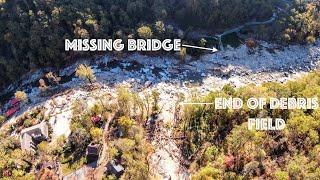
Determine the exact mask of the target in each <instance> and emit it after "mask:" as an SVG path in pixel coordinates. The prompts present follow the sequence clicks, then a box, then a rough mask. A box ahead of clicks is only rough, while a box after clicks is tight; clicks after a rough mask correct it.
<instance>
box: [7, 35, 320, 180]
mask: <svg viewBox="0 0 320 180" xmlns="http://www.w3.org/2000/svg"><path fill="white" fill-rule="evenodd" d="M319 60H320V41H317V43H316V44H315V45H309V46H306V45H304V46H302V45H292V46H288V47H282V46H278V45H274V44H268V43H265V42H260V45H259V47H257V48H256V49H255V50H254V51H249V50H248V48H247V47H246V46H245V45H241V46H239V47H237V48H231V47H228V48H226V49H225V50H224V51H219V52H217V53H213V54H206V55H203V56H201V57H200V58H199V59H193V58H191V57H187V59H186V61H185V62H184V63H181V62H180V60H179V59H177V58H174V57H172V56H157V57H153V56H146V55H141V54H138V53H136V54H130V55H125V57H122V58H117V57H115V56H111V55H105V56H103V57H100V58H98V59H95V60H82V61H78V63H76V64H73V65H71V66H69V67H67V68H65V69H62V70H60V71H59V72H58V73H57V74H59V76H61V77H67V78H66V79H63V80H62V82H63V83H61V84H60V87H61V88H62V89H64V91H62V92H60V94H56V95H54V96H52V97H43V96H41V95H40V90H39V88H38V85H39V84H38V83H37V82H38V81H39V79H40V78H42V77H43V76H44V73H45V71H44V70H40V71H37V73H34V74H33V75H30V76H26V77H25V78H26V79H23V84H20V86H19V87H14V86H11V87H9V88H8V89H7V90H6V91H4V93H8V92H10V91H15V90H23V91H25V92H27V94H28V97H29V98H30V100H31V103H29V104H26V105H25V106H24V107H22V108H21V109H20V111H19V112H18V113H17V114H21V113H23V112H24V111H26V110H29V109H32V108H35V107H36V106H43V107H45V109H46V111H45V113H46V115H48V116H49V117H50V119H49V123H50V124H51V126H52V128H53V138H56V137H58V136H60V135H63V134H64V135H65V136H68V135H69V134H70V128H69V125H70V122H71V118H72V108H71V106H72V105H71V102H74V101H79V100H85V101H87V102H88V104H89V105H90V104H94V102H95V101H96V98H95V97H96V96H97V94H95V93H92V92H87V91H86V90H85V89H82V88H81V85H83V84H84V82H83V81H82V80H80V79H78V78H77V77H75V76H74V74H75V73H74V72H75V69H76V67H77V66H78V65H79V64H81V63H85V64H87V65H90V66H91V67H92V69H93V70H94V74H95V76H96V82H97V83H98V84H100V85H101V86H100V87H101V88H100V89H99V92H102V93H108V94H110V95H111V96H113V95H114V94H116V88H117V86H120V85H122V86H126V87H128V88H129V89H130V90H131V91H135V92H138V93H139V94H143V93H145V92H151V91H152V90H157V91H158V92H159V97H160V100H159V106H160V107H161V112H160V115H159V118H161V119H162V120H163V121H164V123H174V122H173V121H174V107H175V105H176V103H177V100H178V94H184V95H185V96H186V97H188V96H190V95H191V93H193V92H198V93H200V95H205V94H207V93H209V92H210V91H214V90H218V89H221V88H222V87H223V86H224V85H226V84H231V85H232V86H234V87H241V86H244V85H246V84H257V85H259V84H261V83H264V82H271V81H272V82H280V83H283V82H286V81H288V80H291V79H294V78H296V77H299V76H300V75H301V74H304V73H306V72H309V71H312V70H315V69H318V65H319ZM115 98H116V97H115ZM1 103H3V104H4V108H5V107H7V106H8V104H5V102H4V101H3V100H1ZM15 117H16V116H13V117H12V118H11V119H9V120H8V121H7V122H6V123H5V125H9V124H10V123H13V122H14V121H15ZM160 129H161V128H160ZM161 134H162V136H161V137H160V138H157V139H154V140H152V142H151V143H152V145H154V147H155V152H154V154H153V155H152V156H151V159H150V163H149V164H150V166H151V167H150V168H151V169H153V172H154V173H155V174H157V175H158V176H161V177H163V178H164V179H170V178H173V179H185V177H187V176H188V172H187V170H186V169H185V168H184V167H183V166H182V165H181V162H180V160H179V159H181V158H182V157H181V153H180V151H179V149H178V148H177V145H176V144H175V142H174V140H172V139H170V137H171V132H170V131H168V130H165V129H162V130H161Z"/></svg>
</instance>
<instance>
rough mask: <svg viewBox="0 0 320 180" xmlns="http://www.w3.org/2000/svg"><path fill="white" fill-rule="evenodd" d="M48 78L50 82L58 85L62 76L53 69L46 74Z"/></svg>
mask: <svg viewBox="0 0 320 180" xmlns="http://www.w3.org/2000/svg"><path fill="white" fill-rule="evenodd" d="M46 78H47V79H48V80H49V82H50V83H55V84H56V85H58V84H59V82H60V81H61V77H58V76H57V75H55V74H53V72H51V71H50V72H48V73H47V74H46Z"/></svg>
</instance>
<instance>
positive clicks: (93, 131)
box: [90, 127, 103, 142]
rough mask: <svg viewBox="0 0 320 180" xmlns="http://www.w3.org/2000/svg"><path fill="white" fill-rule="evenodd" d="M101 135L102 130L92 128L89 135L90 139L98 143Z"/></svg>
mask: <svg viewBox="0 0 320 180" xmlns="http://www.w3.org/2000/svg"><path fill="white" fill-rule="evenodd" d="M102 134H103V132H102V129H100V128H97V127H92V128H91V129H90V135H91V137H92V139H93V140H94V141H96V142H99V141H100V140H101V138H102Z"/></svg>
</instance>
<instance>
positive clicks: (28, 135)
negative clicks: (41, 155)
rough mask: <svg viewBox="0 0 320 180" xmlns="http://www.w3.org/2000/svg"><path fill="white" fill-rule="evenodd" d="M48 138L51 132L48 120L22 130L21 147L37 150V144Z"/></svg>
mask: <svg viewBox="0 0 320 180" xmlns="http://www.w3.org/2000/svg"><path fill="white" fill-rule="evenodd" d="M48 138H49V132H48V125H47V123H46V122H42V123H40V124H37V125H35V126H31V127H29V128H25V129H23V130H22V131H21V135H20V143H21V148H22V149H25V150H27V151H32V150H33V151H35V150H36V149H37V145H38V144H39V143H41V142H42V141H44V140H47V139H48Z"/></svg>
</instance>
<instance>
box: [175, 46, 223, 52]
mask: <svg viewBox="0 0 320 180" xmlns="http://www.w3.org/2000/svg"><path fill="white" fill-rule="evenodd" d="M181 46H182V47H186V48H196V49H203V50H209V51H212V52H217V51H218V49H216V48H214V47H213V48H205V47H199V46H191V45H187V44H182V45H181Z"/></svg>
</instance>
